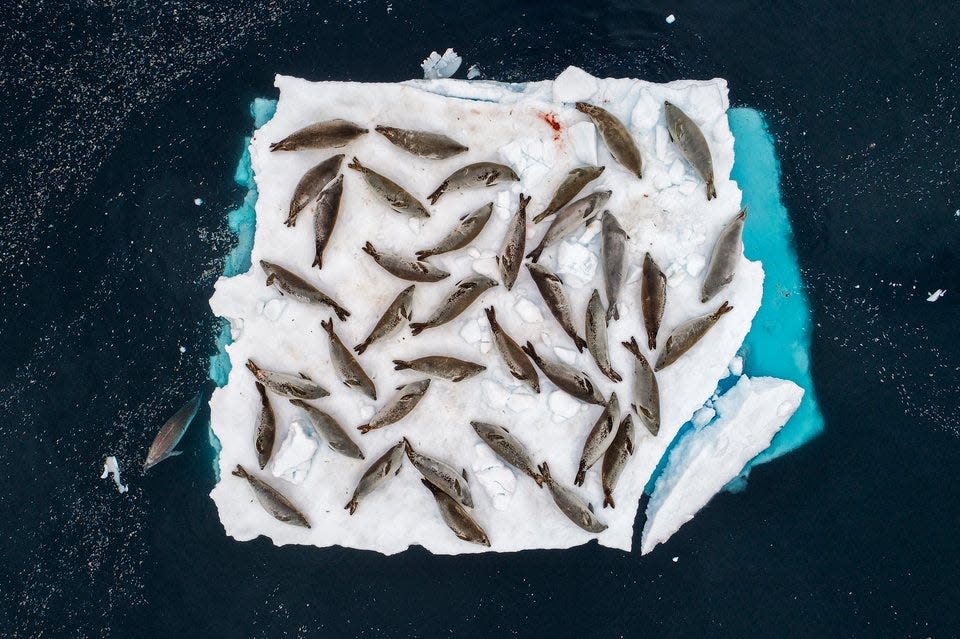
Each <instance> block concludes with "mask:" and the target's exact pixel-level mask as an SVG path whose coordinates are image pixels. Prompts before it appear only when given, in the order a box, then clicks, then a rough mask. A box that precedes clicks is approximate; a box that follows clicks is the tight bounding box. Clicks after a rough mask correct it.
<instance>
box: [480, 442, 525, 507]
mask: <svg viewBox="0 0 960 639" xmlns="http://www.w3.org/2000/svg"><path fill="white" fill-rule="evenodd" d="M474 452H475V453H476V457H475V459H474V461H473V463H472V464H471V466H472V467H473V476H474V477H475V478H476V480H477V482H478V483H479V484H480V487H481V488H483V492H485V493H486V494H487V496H488V497H489V498H490V501H491V502H492V503H493V507H494V509H495V510H505V509H506V507H507V504H509V503H510V499H511V498H512V497H513V493H514V492H516V489H517V476H516V475H515V474H514V472H513V471H512V470H511V469H510V468H508V467H507V466H505V465H504V464H503V462H501V461H500V459H499V458H497V456H496V455H494V454H493V451H491V450H490V448H489V447H488V446H485V445H484V444H477V445H476V446H475V447H474Z"/></svg>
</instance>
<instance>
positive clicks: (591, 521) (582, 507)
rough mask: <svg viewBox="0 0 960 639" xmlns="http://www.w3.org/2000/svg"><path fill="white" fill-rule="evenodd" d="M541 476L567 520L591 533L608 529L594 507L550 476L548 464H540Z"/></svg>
mask: <svg viewBox="0 0 960 639" xmlns="http://www.w3.org/2000/svg"><path fill="white" fill-rule="evenodd" d="M540 475H541V476H542V477H543V481H544V482H545V483H546V484H547V488H548V489H549V490H550V495H551V496H552V497H553V501H554V503H555V504H556V505H557V508H559V509H560V512H562V513H563V514H564V515H565V516H566V517H567V519H569V520H570V521H572V522H573V523H575V524H576V525H578V526H580V528H583V529H584V530H586V531H587V532H589V533H602V532H603V531H604V530H606V529H607V525H606V524H605V523H603V522H602V521H600V520H599V519H597V516H596V515H595V514H594V512H593V506H592V505H591V504H590V503H588V502H587V501H586V500H585V499H583V497H581V496H580V495H578V494H577V493H575V492H573V490H572V489H570V488H567V487H566V486H564V485H563V484H561V483H559V482H557V480H555V479H554V478H553V476H552V475H551V474H550V467H549V466H547V462H543V463H542V464H540Z"/></svg>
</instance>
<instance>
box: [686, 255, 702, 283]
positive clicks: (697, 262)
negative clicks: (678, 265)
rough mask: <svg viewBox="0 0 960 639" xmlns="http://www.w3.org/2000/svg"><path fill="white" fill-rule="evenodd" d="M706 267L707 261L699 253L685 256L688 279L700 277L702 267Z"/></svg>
mask: <svg viewBox="0 0 960 639" xmlns="http://www.w3.org/2000/svg"><path fill="white" fill-rule="evenodd" d="M706 265H707V261H706V260H705V259H704V257H703V256H702V255H700V254H699V253H691V254H690V255H688V256H687V263H686V267H685V268H686V269H687V273H689V274H690V277H696V276H697V275H700V271H702V270H703V267H704V266H706Z"/></svg>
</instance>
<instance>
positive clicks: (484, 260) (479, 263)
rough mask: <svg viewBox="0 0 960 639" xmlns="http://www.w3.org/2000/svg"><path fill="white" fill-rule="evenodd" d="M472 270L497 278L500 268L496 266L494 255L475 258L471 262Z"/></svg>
mask: <svg viewBox="0 0 960 639" xmlns="http://www.w3.org/2000/svg"><path fill="white" fill-rule="evenodd" d="M472 267H473V270H474V272H476V273H479V274H480V275H486V276H487V277H489V278H491V279H497V278H498V277H500V270H499V267H498V266H497V258H496V257H481V258H480V259H476V260H474V261H473V264H472Z"/></svg>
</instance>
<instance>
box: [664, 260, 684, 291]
mask: <svg viewBox="0 0 960 639" xmlns="http://www.w3.org/2000/svg"><path fill="white" fill-rule="evenodd" d="M664 275H666V276H667V286H669V287H670V288H676V287H677V285H679V284H680V282H682V281H683V279H684V278H685V277H686V276H687V269H686V268H684V265H683V263H682V262H681V261H680V260H677V261H675V262H671V263H670V265H669V266H667V271H666V273H664Z"/></svg>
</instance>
